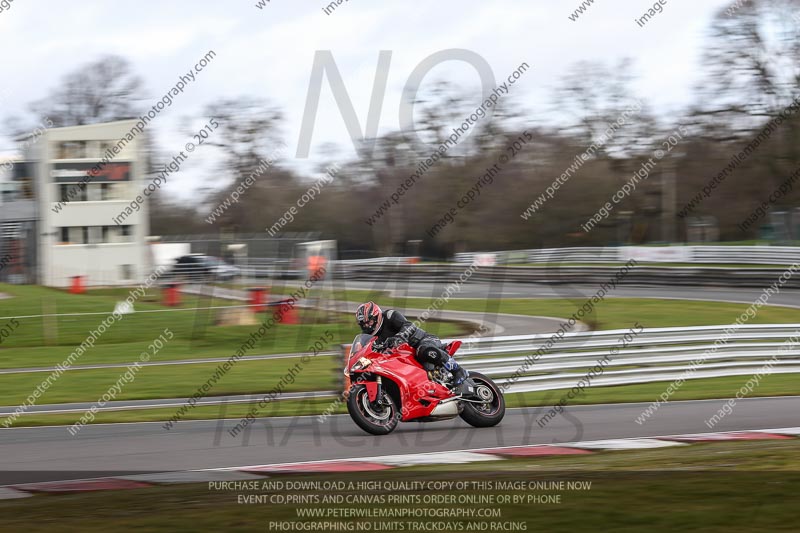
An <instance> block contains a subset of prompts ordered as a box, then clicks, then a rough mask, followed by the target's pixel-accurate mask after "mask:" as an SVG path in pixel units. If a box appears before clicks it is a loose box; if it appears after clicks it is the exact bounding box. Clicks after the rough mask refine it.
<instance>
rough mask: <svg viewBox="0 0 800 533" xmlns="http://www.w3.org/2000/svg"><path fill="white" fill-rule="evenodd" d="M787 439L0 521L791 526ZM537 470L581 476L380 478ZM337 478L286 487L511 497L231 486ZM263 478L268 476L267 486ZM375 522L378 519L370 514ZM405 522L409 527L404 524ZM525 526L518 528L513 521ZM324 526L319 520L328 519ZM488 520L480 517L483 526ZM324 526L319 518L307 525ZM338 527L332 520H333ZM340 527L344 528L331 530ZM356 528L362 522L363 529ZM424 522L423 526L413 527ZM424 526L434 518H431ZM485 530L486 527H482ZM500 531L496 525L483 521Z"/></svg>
mask: <svg viewBox="0 0 800 533" xmlns="http://www.w3.org/2000/svg"><path fill="white" fill-rule="evenodd" d="M797 452H798V441H797V440H786V441H760V442H735V443H712V444H697V445H692V446H682V447H676V448H662V449H654V450H640V451H617V452H599V453H594V454H590V455H580V456H567V457H536V458H531V459H515V460H506V461H494V462H489V463H473V464H470V465H459V466H458V467H453V466H439V467H436V466H426V467H415V468H401V469H395V470H390V471H383V472H373V473H358V474H338V475H319V474H317V475H301V476H293V475H287V476H281V477H277V478H276V477H271V478H265V479H264V480H262V481H263V482H265V485H259V488H258V489H255V490H233V489H231V490H222V489H221V488H218V489H216V490H215V489H212V488H211V487H209V485H208V484H187V485H165V486H155V487H148V488H142V489H135V490H123V491H113V492H98V493H77V494H63V495H57V496H51V497H48V496H34V497H32V498H26V499H21V500H7V501H0V529H2V530H3V531H26V532H29V533H37V532H40V531H42V532H44V531H48V532H49V531H63V532H81V533H94V532H103V533H105V532H106V531H153V532H161V531H169V532H195V531H243V532H249V531H259V532H263V531H275V530H276V529H275V528H272V527H270V526H271V524H274V523H280V522H284V523H289V524H290V525H291V524H293V523H299V522H305V523H306V524H307V525H310V524H309V522H311V521H313V519H308V518H304V519H303V518H298V510H299V509H308V508H312V507H321V508H336V509H364V508H368V509H387V508H391V509H401V508H406V509H409V508H413V509H435V510H440V509H447V508H449V509H469V508H486V509H499V510H500V513H501V517H500V518H492V519H483V518H477V519H476V518H442V519H439V518H401V519H391V520H393V521H395V522H403V524H404V525H403V527H402V529H397V528H396V526H395V527H391V526H387V525H386V524H387V523H388V522H390V519H380V518H368V519H352V518H349V519H348V518H333V519H328V521H329V522H338V523H343V524H352V527H353V529H352V530H353V531H357V530H359V529H357V527H358V526H357V524H358V523H362V524H363V523H365V522H368V523H369V525H370V526H371V527H370V528H369V529H368V530H370V531H376V530H382V531H398V530H403V531H419V530H422V529H420V528H421V527H422V526H423V525H425V526H427V527H431V526H432V525H433V524H439V523H442V524H445V525H444V526H439V528H437V529H435V531H440V532H443V533H449V532H452V531H461V532H464V531H468V532H473V531H480V530H482V528H483V526H482V525H480V524H481V523H486V522H499V523H506V524H508V523H518V524H521V525H520V526H519V529H515V530H517V531H519V530H525V531H547V532H569V533H574V532H576V531H615V532H623V533H632V532H637V533H638V532H639V531H654V532H661V531H664V532H670V533H671V532H673V531H709V532H717V531H719V532H745V531H748V532H749V531H796V530H797V501H796V495H795V494H794V490H793V489H794V488H795V487H796V486H797V485H798V483H799V482H800V471H798V470H799V469H800V454H798V453H797ZM523 480H524V481H527V482H532V481H539V482H549V483H551V486H552V484H554V483H559V482H564V483H566V482H569V481H576V480H580V481H582V482H584V483H591V485H590V486H588V487H586V489H585V490H565V489H550V490H518V489H517V490H515V489H502V490H498V489H488V490H487V489H484V490H466V491H455V490H452V489H451V490H446V489H445V490H440V491H416V490H401V489H397V488H395V489H392V488H389V487H386V485H385V484H388V483H400V482H404V483H411V482H422V483H424V482H428V481H447V482H454V483H455V482H459V481H469V482H477V481H480V482H487V481H488V482H491V483H493V484H498V483H501V482H518V481H523ZM278 481H282V482H284V483H286V482H288V481H300V482H306V483H319V484H322V483H325V482H344V483H345V487H344V488H342V489H336V490H329V491H325V492H323V491H322V490H292V491H289V492H288V494H292V495H303V496H306V497H308V496H309V495H317V496H318V497H319V498H320V499H321V498H322V496H323V495H325V494H328V495H332V494H336V495H343V497H347V496H348V495H365V494H373V495H374V494H384V495H385V497H386V498H388V497H389V496H390V495H395V496H401V495H404V496H408V495H420V498H423V497H425V496H426V495H431V494H436V495H437V496H438V497H454V498H458V497H459V496H461V495H480V496H488V495H493V496H494V497H495V498H496V499H497V498H499V496H501V495H508V496H511V497H513V496H514V495H517V496H521V497H522V498H521V501H517V502H514V501H513V500H512V501H511V503H505V502H502V503H498V502H497V501H496V500H495V502H493V503H489V504H477V505H470V504H465V503H451V504H436V503H433V504H431V503H422V504H410V505H409V504H398V503H393V504H392V503H360V504H353V503H344V504H340V505H333V504H321V505H313V504H308V503H306V504H303V503H295V502H292V503H270V501H269V499H267V501H266V502H263V503H258V504H242V503H240V501H239V496H240V495H243V496H246V495H268V496H269V495H275V494H280V495H283V496H286V494H287V492H286V491H279V490H276V489H275V485H274V483H275V482H278ZM367 481H368V482H373V483H376V482H377V483H379V484H380V485H381V486H382V487H385V488H382V489H378V490H373V491H364V490H355V489H354V488H350V487H348V486H347V485H346V484H347V483H349V482H352V483H358V482H367ZM270 483H272V484H273V486H272V489H270V485H269V484H270ZM537 495H538V496H542V495H551V496H555V495H558V496H559V499H558V503H530V502H529V501H528V497H529V496H537ZM379 524H381V525H383V528H382V529H379V527H378V525H379ZM415 524H416V526H415ZM522 525H524V529H522ZM329 527H330V526H329ZM488 527H489V526H487V528H488ZM309 530H311V531H317V530H331V529H329V528H324V529H313V526H312V529H309ZM337 530H338V529H337ZM341 530H342V531H344V530H345V529H341ZM360 530H367V529H366V528H364V529H360ZM424 530H425V531H428V530H429V529H424ZM430 530H433V529H430ZM486 530H491V529H486ZM494 530H495V531H502V530H503V529H494Z"/></svg>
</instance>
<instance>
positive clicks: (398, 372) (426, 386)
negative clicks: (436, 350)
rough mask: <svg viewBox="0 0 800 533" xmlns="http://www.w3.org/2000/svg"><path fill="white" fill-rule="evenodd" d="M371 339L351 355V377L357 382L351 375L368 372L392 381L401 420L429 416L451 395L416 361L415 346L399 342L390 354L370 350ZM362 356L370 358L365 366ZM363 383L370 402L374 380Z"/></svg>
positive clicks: (375, 393) (375, 389) (374, 388)
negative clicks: (396, 389)
mask: <svg viewBox="0 0 800 533" xmlns="http://www.w3.org/2000/svg"><path fill="white" fill-rule="evenodd" d="M373 342H374V339H373V340H372V341H371V342H369V343H368V344H365V345H363V346H362V347H361V349H360V350H358V351H356V352H355V353H353V354H352V355H351V358H350V366H349V368H350V376H351V380H352V381H356V379H354V378H353V377H352V376H353V374H364V373H368V374H372V375H376V376H381V377H383V378H386V379H387V380H391V381H392V382H393V383H395V384H396V385H397V387H398V389H399V391H400V402H401V405H399V406H398V408H400V410H401V413H402V418H401V420H402V421H403V422H407V421H409V420H415V419H419V418H425V417H427V416H429V415H430V414H431V412H433V410H434V409H436V407H437V406H438V405H439V403H440V402H441V401H442V400H444V399H447V398H451V397H452V396H453V393H452V392H450V390H449V389H448V388H447V387H445V386H444V385H442V384H440V383H436V382H433V381H430V380H429V379H428V373H427V372H426V371H425V369H424V368H423V367H422V365H420V363H419V362H418V361H417V360H416V358H415V357H414V349H413V348H411V347H410V346H409V345H408V344H402V345H400V346H398V347H397V348H395V349H394V350H392V351H391V352H390V353H380V352H376V351H373V349H372V344H373ZM362 358H363V359H368V360H369V361H370V363H369V365H368V366H366V365H365V364H364V363H361V359H362ZM359 363H361V364H359ZM372 383H375V382H374V381H373V382H372ZM365 385H366V386H367V394H368V395H369V399H370V401H374V397H375V395H377V383H375V385H372V386H370V382H365ZM371 389H372V390H371Z"/></svg>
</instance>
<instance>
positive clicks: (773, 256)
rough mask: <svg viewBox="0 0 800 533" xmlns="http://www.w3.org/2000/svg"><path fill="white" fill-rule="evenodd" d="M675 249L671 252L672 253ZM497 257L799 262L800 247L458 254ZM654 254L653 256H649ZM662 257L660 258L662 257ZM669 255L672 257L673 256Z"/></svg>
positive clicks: (461, 259)
mask: <svg viewBox="0 0 800 533" xmlns="http://www.w3.org/2000/svg"><path fill="white" fill-rule="evenodd" d="M669 252H672V253H669ZM481 255H493V256H496V258H497V260H498V263H616V262H625V261H627V260H628V258H630V257H636V258H637V259H638V260H639V261H641V262H648V261H670V262H677V263H698V264H720V265H724V264H740V265H791V264H793V263H798V262H800V246H703V245H699V246H634V247H629V246H618V247H576V248H544V249H535V250H508V251H502V252H470V253H460V254H456V256H455V260H456V262H458V263H472V262H473V261H475V259H476V258H477V257H478V256H481ZM648 256H651V257H652V259H648V258H647V257H648ZM659 256H661V257H659ZM670 256H672V257H673V259H670Z"/></svg>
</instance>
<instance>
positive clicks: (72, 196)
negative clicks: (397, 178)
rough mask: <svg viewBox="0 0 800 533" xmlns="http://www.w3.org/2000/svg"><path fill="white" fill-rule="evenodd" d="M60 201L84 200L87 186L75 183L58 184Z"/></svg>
mask: <svg viewBox="0 0 800 533" xmlns="http://www.w3.org/2000/svg"><path fill="white" fill-rule="evenodd" d="M58 187H59V190H60V191H61V194H60V196H61V201H62V202H85V201H86V198H87V192H86V190H87V187H86V185H84V186H83V187H81V186H79V185H78V184H77V183H62V184H60V185H59V186H58Z"/></svg>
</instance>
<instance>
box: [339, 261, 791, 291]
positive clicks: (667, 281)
mask: <svg viewBox="0 0 800 533" xmlns="http://www.w3.org/2000/svg"><path fill="white" fill-rule="evenodd" d="M466 268H467V266H465V264H454V263H441V264H435V263H420V264H416V265H414V264H411V265H409V264H395V265H385V264H340V263H336V264H334V267H333V278H334V279H345V280H353V281H385V280H387V279H392V280H398V279H402V280H408V281H436V282H442V281H445V282H447V281H455V280H456V279H458V277H459V276H461V275H462V274H463V273H464V270H465V269H466ZM619 269H620V267H619V266H561V265H553V266H549V267H545V266H481V267H477V269H476V270H475V272H474V273H473V274H472V275H471V276H470V281H472V282H474V281H500V280H502V281H504V282H507V283H542V284H567V283H568V284H581V285H597V286H598V287H599V286H600V284H602V283H606V282H608V281H609V280H610V279H612V278H613V277H614V275H615V274H616V273H617V272H619ZM782 272H784V269H783V268H782V267H773V268H743V269H737V268H726V267H655V266H641V265H637V266H636V267H635V268H631V269H630V271H629V272H628V273H627V274H626V275H625V279H624V280H623V281H622V282H621V283H625V284H632V285H650V286H664V285H682V286H720V287H730V286H735V287H754V288H764V287H767V286H769V285H770V284H772V283H774V282H775V280H777V278H778V276H780V275H781V273H782ZM783 288H785V289H790V288H800V276H798V275H796V276H793V277H792V278H791V279H789V281H788V282H787V283H786V284H785V285H784V286H783Z"/></svg>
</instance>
